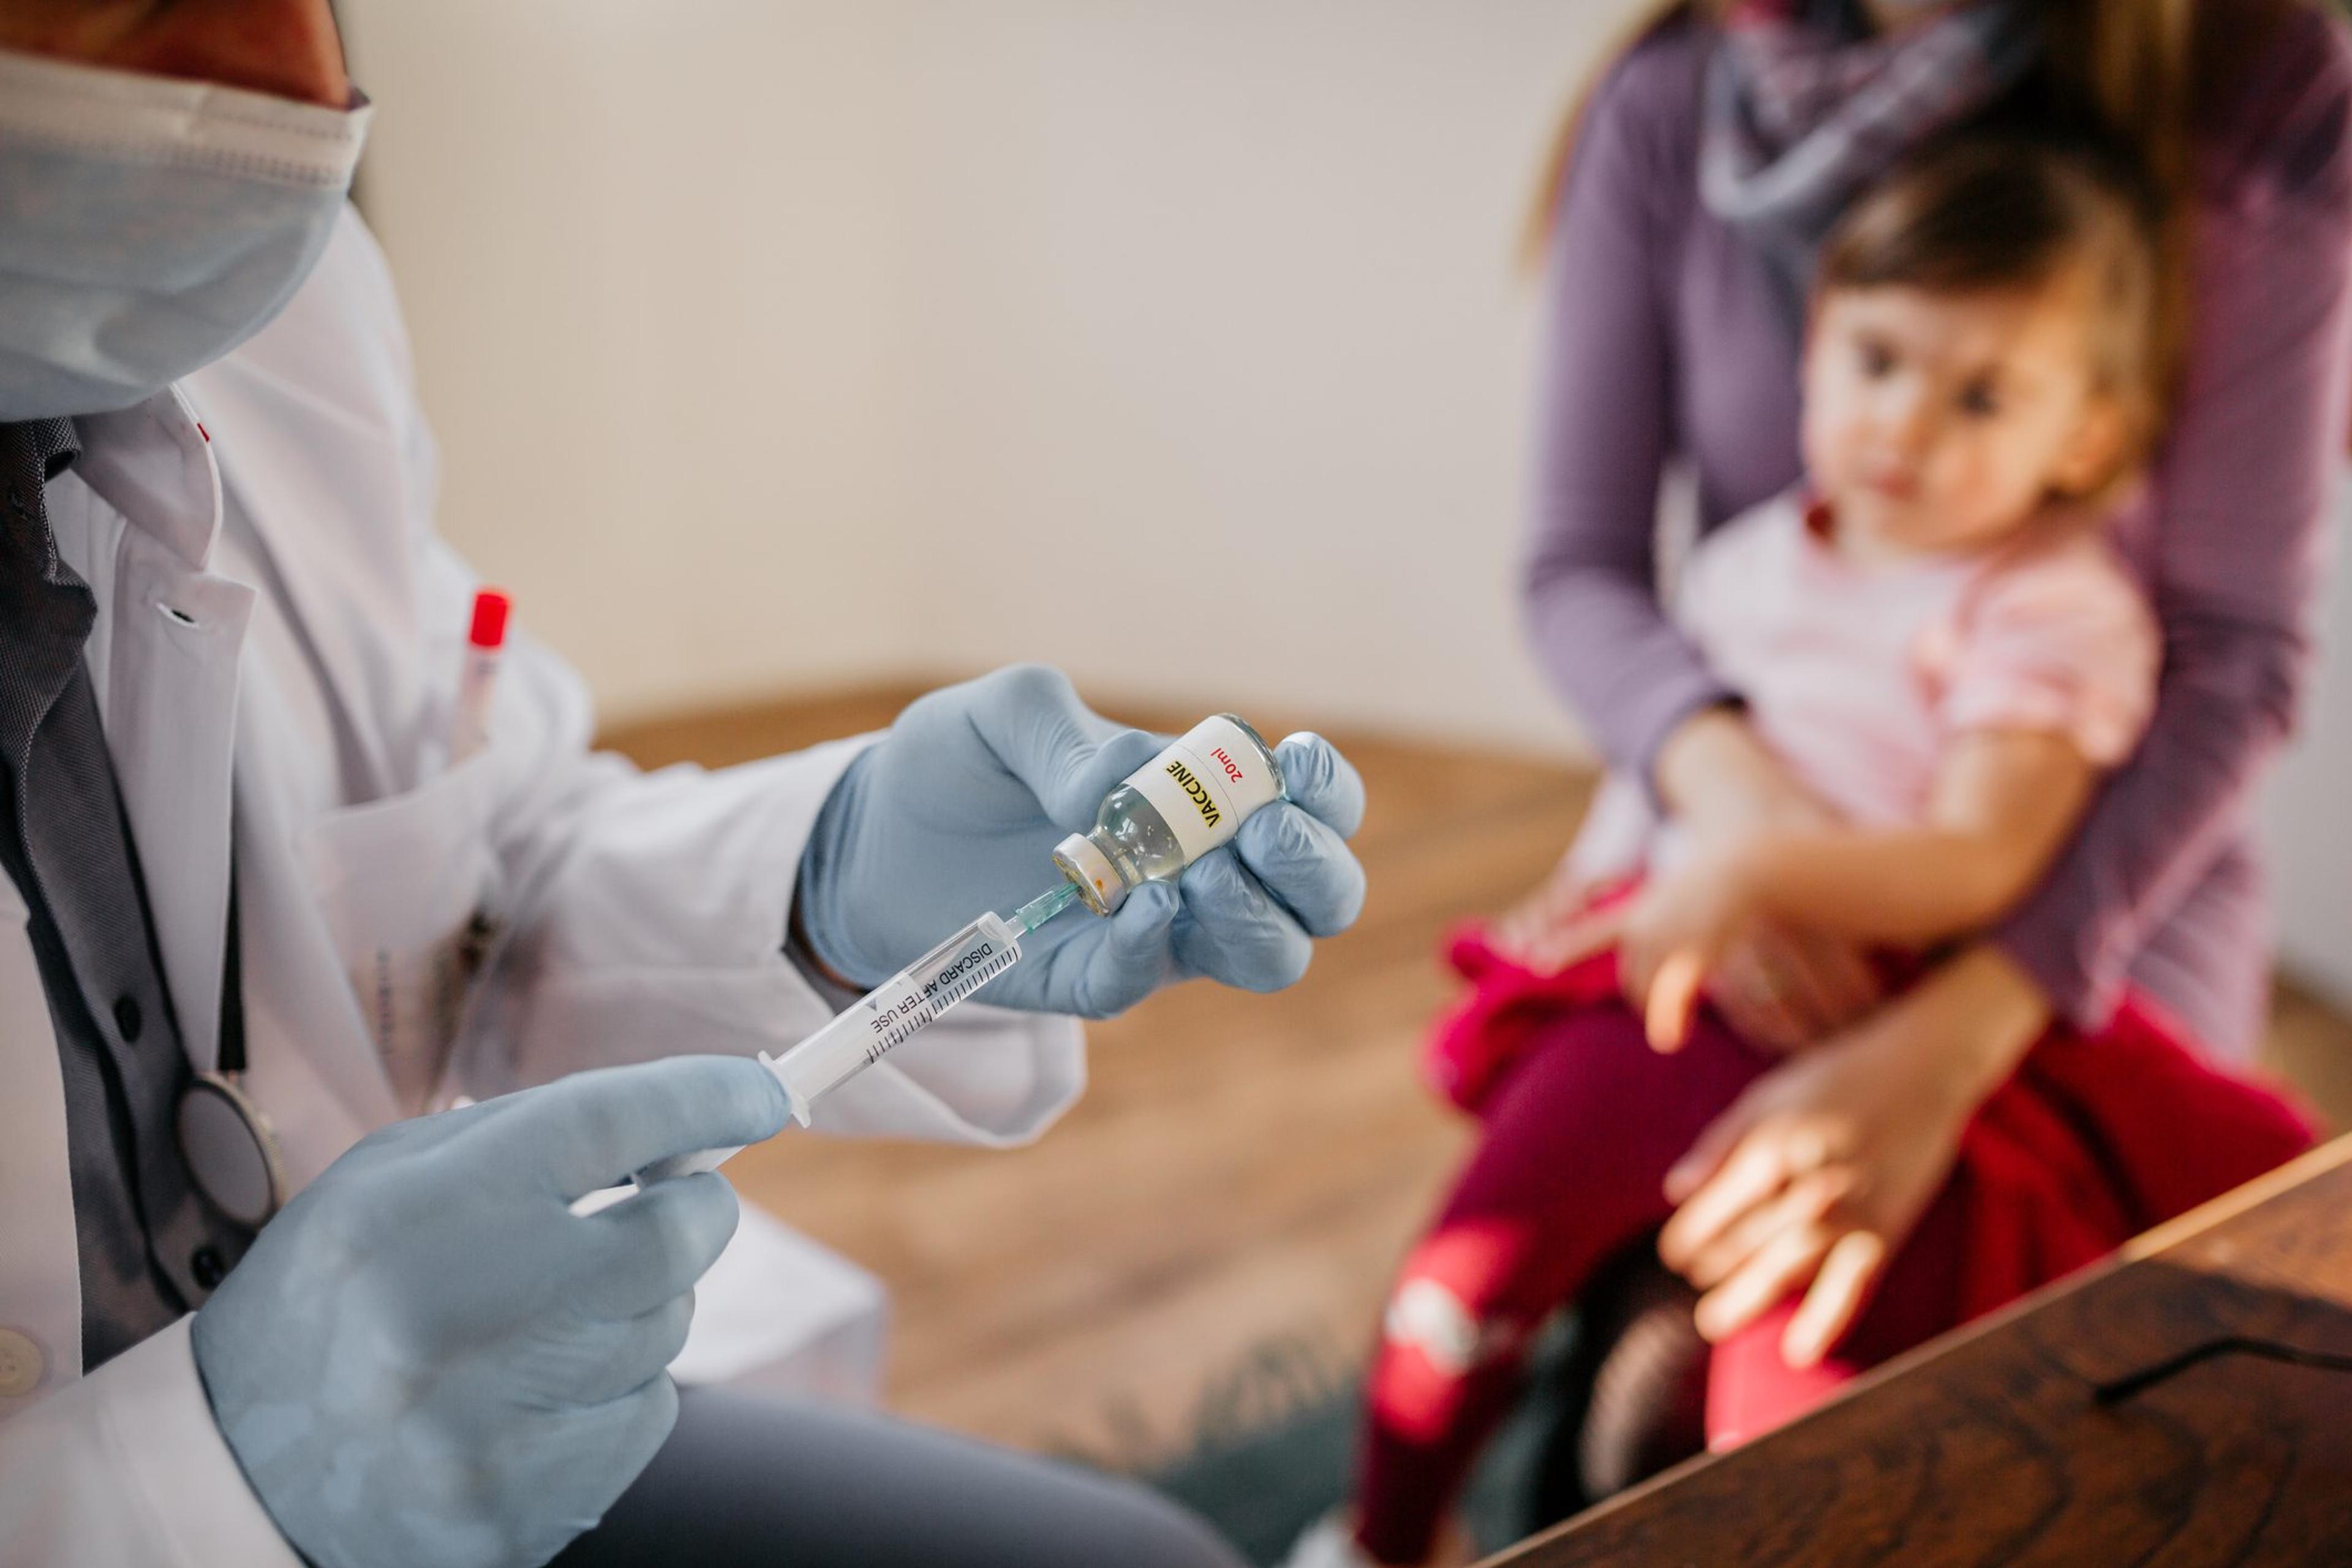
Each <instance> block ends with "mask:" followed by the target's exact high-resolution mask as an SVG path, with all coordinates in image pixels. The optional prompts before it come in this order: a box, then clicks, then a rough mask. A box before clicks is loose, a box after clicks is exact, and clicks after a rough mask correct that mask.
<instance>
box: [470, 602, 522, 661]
mask: <svg viewBox="0 0 2352 1568" xmlns="http://www.w3.org/2000/svg"><path fill="white" fill-rule="evenodd" d="M513 607H514V601H512V600H511V599H509V598H508V597H507V596H506V595H504V594H501V593H499V591H498V590H497V589H496V588H485V589H483V590H482V591H481V592H480V593H478V594H477V595H474V627H473V630H471V631H470V632H468V633H467V634H466V640H467V642H468V643H470V644H472V645H473V646H474V647H479V648H494V647H504V646H505V644H506V640H507V612H508V611H509V609H511V608H513Z"/></svg>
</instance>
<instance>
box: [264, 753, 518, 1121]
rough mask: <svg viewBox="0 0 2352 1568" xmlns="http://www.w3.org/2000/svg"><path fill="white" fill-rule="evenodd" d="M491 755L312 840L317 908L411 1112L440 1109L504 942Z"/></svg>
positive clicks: (307, 851)
mask: <svg viewBox="0 0 2352 1568" xmlns="http://www.w3.org/2000/svg"><path fill="white" fill-rule="evenodd" d="M495 761H496V758H495V756H494V755H493V753H491V752H482V753H480V754H478V755H477V756H474V757H472V758H469V759H468V760H467V761H466V762H464V763H460V764H459V765H458V766H457V767H455V768H452V769H451V770H449V771H448V772H447V773H442V774H441V775H439V776H438V777H436V778H434V779H431V780H429V781H427V782H426V783H425V784H423V785H421V786H419V787H418V788H416V789H414V790H411V791H409V792H408V793H406V794H405V795H393V796H391V797H389V798H388V799H384V800H378V801H371V802H369V803H368V804H366V805H355V806H349V807H346V808H344V809H342V810H340V811H334V812H331V813H329V814H328V815H327V816H323V817H321V818H320V819H319V820H318V821H317V822H314V823H313V824H311V826H310V829H309V830H308V831H307V833H306V834H305V835H304V844H303V851H304V856H305V858H306V859H307V860H308V862H309V864H310V875H311V880H312V885H313V887H314V888H315V889H317V892H318V897H319V902H320V909H321V910H322V911H323V912H324V914H325V916H326V921H327V925H328V929H329V930H330V931H331V932H332V933H333V936H334V939H335V946H336V951H337V952H339V953H340V954H341V958H342V961H343V968H344V972H345V973H347V974H348V975H349V976H350V977H351V983H352V994H353V995H354V996H355V997H356V999H357V1000H358V1003H359V1009H360V1016H361V1017H362V1020H363V1021H364V1023H365V1024H366V1026H367V1031H368V1037H369V1039H370V1040H371V1041H373V1044H374V1046H375V1048H376V1052H377V1054H378V1055H379V1056H380V1057H381V1058H383V1066H384V1072H385V1074H386V1076H387V1077H388V1078H389V1079H391V1082H392V1089H393V1093H394V1095H395V1096H396V1097H397V1098H398V1100H399V1102H400V1106H401V1109H402V1110H403V1111H404V1112H406V1113H409V1114H415V1113H416V1112H419V1111H423V1110H428V1109H430V1108H431V1106H432V1103H433V1100H434V1097H435V1091H436V1089H438V1088H439V1087H440V1083H441V1079H442V1075H443V1073H444V1072H445V1071H446V1068H447V1067H448V1063H449V1051H450V1047H451V1046H452V1044H453V1043H454V1042H455V1041H456V1039H457V1027H458V1023H459V1019H460V1018H461V1016H463V1014H464V1012H465V1007H466V1002H467V996H468V994H469V993H470V991H471V989H472V985H473V982H474V978H475V976H476V975H477V974H478V973H479V972H480V970H481V967H482V962H483V959H484V957H485V956H486V955H487V953H488V951H489V947H490V944H491V942H492V941H493V940H494V938H495V936H496V934H497V925H496V919H495V915H494V912H493V910H494V900H495V895H496V890H497V889H496V882H497V874H498V859H497V857H496V856H495V855H494V854H493V853H492V851H491V847H490V833H489V823H490V811H491V805H492V798H493V797H492V790H491V786H492V784H493V783H494V782H495V780H494V775H493V773H492V772H491V765H492V764H493V763H494V762H495Z"/></svg>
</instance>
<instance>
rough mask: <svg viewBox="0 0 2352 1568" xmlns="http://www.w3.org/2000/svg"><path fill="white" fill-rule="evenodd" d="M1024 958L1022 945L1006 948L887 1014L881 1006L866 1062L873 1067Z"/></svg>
mask: <svg viewBox="0 0 2352 1568" xmlns="http://www.w3.org/2000/svg"><path fill="white" fill-rule="evenodd" d="M1020 958H1021V949H1020V948H1019V947H1017V946H1009V947H1006V948H1004V949H1003V950H1002V951H1000V952H996V953H994V954H992V955H991V956H990V957H988V958H987V959H985V960H983V961H982V963H979V964H978V965H977V966H975V967H973V968H970V969H966V970H964V971H963V972H962V973H959V974H957V975H956V977H955V978H954V979H952V980H948V981H944V982H943V983H942V982H935V983H934V984H935V987H936V988H935V989H934V990H931V991H929V992H922V991H916V992H914V994H911V995H908V996H907V997H906V998H905V999H904V1000H902V1001H898V1002H895V1003H894V1004H893V1005H892V1006H891V1008H890V1009H889V1011H888V1012H887V1014H886V1013H884V1012H883V1011H882V1010H881V1009H880V1008H878V1007H877V1009H876V1012H875V1016H874V1017H873V1018H872V1019H871V1020H869V1025H870V1026H871V1027H872V1028H873V1029H874V1030H875V1031H876V1034H875V1037H874V1038H873V1039H871V1040H868V1041H867V1042H866V1066H867V1067H872V1066H873V1065H874V1064H875V1063H876V1062H878V1061H880V1060H881V1059H882V1058H884V1057H886V1056H887V1055H889V1054H890V1052H892V1051H894V1050H896V1049H897V1048H898V1047H900V1046H902V1045H905V1044H906V1043H907V1042H908V1040H910V1039H912V1038H914V1037H916V1036H917V1035H919V1034H920V1033H922V1031H923V1030H925V1029H927V1028H929V1027H930V1026H931V1024H932V1022H933V1021H934V1020H936V1019H937V1018H938V1017H939V1016H940V1014H941V1013H944V1012H946V1011H947V1010H948V1009H949V1008H950V1007H952V1006H954V1005H956V1004H957V1003H959V1002H961V1001H962V1000H963V999H964V998H965V997H967V996H969V995H971V994H972V993H973V992H975V991H977V990H979V989H980V988H981V987H982V986H983V985H985V984H988V983H989V982H990V981H992V980H993V979H995V978H996V977H997V976H998V975H1000V974H1002V973H1004V972H1005V971H1006V970H1008V969H1010V968H1012V967H1013V964H1014V963H1018V962H1019V961H1020ZM906 984H907V985H908V989H909V990H912V988H913V985H914V982H913V979H912V977H911V976H910V977H909V978H908V981H907V982H906Z"/></svg>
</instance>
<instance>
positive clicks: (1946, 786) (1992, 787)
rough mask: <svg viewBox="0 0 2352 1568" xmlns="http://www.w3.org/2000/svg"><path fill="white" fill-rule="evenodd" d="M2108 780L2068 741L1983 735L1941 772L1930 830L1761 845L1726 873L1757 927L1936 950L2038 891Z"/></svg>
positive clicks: (1795, 834) (1741, 854) (1776, 839)
mask: <svg viewBox="0 0 2352 1568" xmlns="http://www.w3.org/2000/svg"><path fill="white" fill-rule="evenodd" d="M2097 776H2098V774H2097V770H2096V769H2095V768H2094V767H2093V765H2092V763H2090V762H2089V760H2088V759H2086V758H2085V757H2084V755H2083V753H2082V752H2081V751H2080V750H2078V749H2077V748H2076V747H2075V745H2074V742H2072V741H2070V740H2068V739H2067V738H2065V737H2064V736H2062V735H2057V734H2047V733H2035V732H2031V731H1977V732H1975V733H1971V734H1967V735H1963V736H1961V737H1959V738H1958V740H1957V741H1955V742H1954V743H1953V745H1952V746H1951V748H1950V750H1949V752H1948V753H1947V755H1946V757H1945V759H1944V762H1943V764H1942V766H1941V767H1940V768H1938V769H1937V774H1936V786H1935V793H1934V796H1933V798H1932V799H1931V801H1930V803H1929V806H1928V813H1927V823H1926V824H1925V825H1924V826H1918V827H1898V828H1884V829H1872V828H1857V827H1845V826H1833V827H1824V828H1814V829H1797V830H1792V831H1782V832H1778V833H1767V834H1760V835H1756V836H1752V837H1750V838H1748V840H1746V841H1744V842H1742V843H1741V844H1740V845H1739V846H1738V847H1737V848H1735V849H1734V850H1732V851H1731V852H1730V853H1729V854H1728V855H1727V857H1726V858H1725V861H1724V862H1723V863H1722V864H1721V865H1720V866H1719V867H1717V868H1714V869H1715V874H1717V875H1718V876H1724V877H1727V878H1728V879H1730V880H1731V881H1732V882H1734V883H1735V884H1736V889H1737V890H1736V892H1735V894H1734V899H1735V900H1736V901H1737V902H1738V903H1740V904H1744V905H1745V906H1746V907H1747V909H1748V911H1749V913H1750V914H1751V916H1755V917H1763V918H1769V919H1778V920H1781V921H1787V922H1789V923H1790V924H1792V925H1801V926H1807V927H1811V928H1812V929H1813V930H1816V931H1828V932H1832V933H1834V934H1837V935H1840V936H1847V937H1853V938H1854V939H1856V940H1858V941H1863V942H1885V943H1888V944H1890V945H1893V946H1898V947H1926V946H1930V945H1932V944H1934V943H1936V942H1943V941H1946V940H1947V939H1948V938H1951V937H1956V936H1961V935H1964V934H1967V933H1968V932H1970V931H1979V930H1981V929H1982V928H1983V927H1985V926H1987V925H1990V924H1991V923H1992V922H1993V921H1996V920H1998V919H2000V917H2001V916H2002V915H2004V914H2006V913H2008V911H2009V910H2010V909H2011V907H2013V906H2014V905H2015V904H2016V903H2017V902H2018V901H2019V900H2021V899H2023V898H2024V897H2025V895H2026V894H2027V893H2029V892H2031V891H2032V889H2033V888H2034V885H2035V884H2036V883H2038V882H2039V881H2040V880H2041V879H2042V873H2043V872H2044V871H2046V870H2047V869H2048V868H2049V867H2050V863H2051V861H2052V860H2053V859H2054V858H2056V856H2057V854H2058V851H2059V850H2060V849H2062V848H2063V847H2064V846H2065V843H2066V839H2067V837H2068V836H2069V835H2070V834H2072V833H2073V832H2074V825H2075V823H2076V822H2077V821H2079V820H2080V819H2081V817H2082V815H2083V812H2084V808H2085V807H2086V806H2087V805H2089V803H2090V798H2091V790H2092V786H2093V785H2094V784H2095V782H2096V780H2097Z"/></svg>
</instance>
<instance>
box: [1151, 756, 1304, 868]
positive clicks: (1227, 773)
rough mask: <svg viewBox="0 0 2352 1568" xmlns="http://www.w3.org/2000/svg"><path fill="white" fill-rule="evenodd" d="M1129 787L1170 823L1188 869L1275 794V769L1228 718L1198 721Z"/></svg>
mask: <svg viewBox="0 0 2352 1568" xmlns="http://www.w3.org/2000/svg"><path fill="white" fill-rule="evenodd" d="M1127 782H1128V784H1129V785H1130V786H1131V787H1132V788H1134V789H1135V790H1136V791H1137V792H1138V793H1139V794H1140V795H1142V796H1143V797H1144V798H1145V799H1146V800H1148V801H1150V803H1151V804H1152V805H1154V806H1155V807H1157V808H1158V809H1159V812H1160V816H1163V817H1165V818H1167V819H1168V826H1169V828H1170V830H1171V831H1172V832H1173V833H1174V834H1175V835H1176V842H1177V843H1178V844H1179V845H1181V846H1182V847H1183V850H1184V863H1185V864H1186V865H1188V866H1189V865H1191V864H1192V862H1193V861H1195V860H1198V859H1199V858H1201V857H1202V856H1203V855H1206V854H1207V853H1208V852H1209V851H1210V850H1212V849H1214V848H1215V847H1217V846H1218V845H1220V844H1223V843H1224V842H1225V841H1226V840H1227V839H1229V838H1231V837H1233V836H1234V834H1236V833H1238V832H1240V831H1241V826H1242V820H1243V818H1244V817H1246V816H1249V814H1250V813H1252V812H1254V811H1255V810H1256V809H1257V808H1258V807H1260V806H1262V805H1266V804H1268V803H1269V802H1271V801H1273V800H1274V799H1275V797H1276V794H1277V791H1276V784H1275V779H1274V772H1273V770H1272V769H1270V768H1268V767H1267V766H1266V765H1265V760H1264V759H1263V758H1262V757H1261V756H1260V755H1259V754H1258V749H1257V747H1256V746H1255V745H1254V744H1252V743H1251V742H1250V739H1249V737H1248V735H1246V734H1244V732H1243V731H1242V730H1241V728H1240V727H1239V726H1238V725H1236V724H1234V721H1232V720H1230V719H1203V720H1202V721H1200V722H1199V723H1197V724H1195V725H1193V726H1192V728H1191V729H1190V730H1187V731H1184V733H1183V734H1182V735H1181V736H1179V737H1177V739H1176V741H1175V742H1174V743H1173V744H1172V745H1171V746H1170V747H1169V748H1168V749H1167V750H1166V751H1164V752H1160V754H1159V755H1158V756H1156V757H1154V758H1152V759H1151V761H1150V763H1147V764H1146V765H1145V766H1143V767H1141V768H1139V769H1137V770H1136V771H1135V772H1134V773H1132V774H1130V775H1129V777H1128V780H1127Z"/></svg>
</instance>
